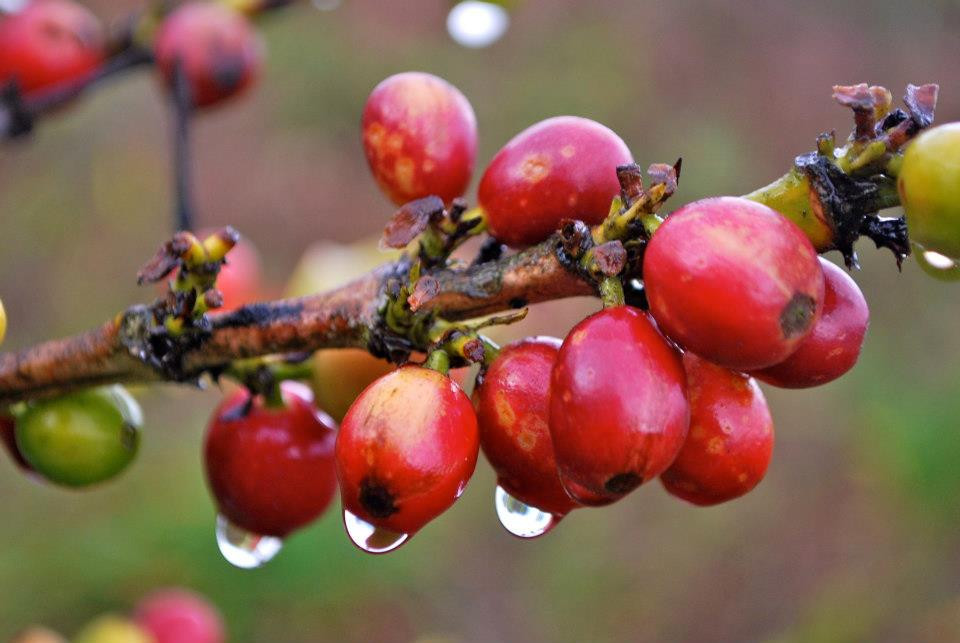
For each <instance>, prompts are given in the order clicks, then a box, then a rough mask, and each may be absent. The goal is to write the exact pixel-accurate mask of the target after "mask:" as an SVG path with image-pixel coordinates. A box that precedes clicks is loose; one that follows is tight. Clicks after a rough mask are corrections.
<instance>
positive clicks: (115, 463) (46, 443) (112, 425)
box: [16, 385, 143, 487]
mask: <svg viewBox="0 0 960 643" xmlns="http://www.w3.org/2000/svg"><path fill="white" fill-rule="evenodd" d="M142 425H143V414H142V412H141V410H140V406H139V404H137V402H136V400H134V399H133V397H131V395H130V393H128V392H127V390H126V389H124V388H123V387H122V386H117V385H115V386H109V387H104V388H97V389H90V390H87V391H81V392H79V393H72V394H70V395H67V396H64V397H61V398H59V399H55V400H45V401H41V402H34V403H32V404H30V405H29V406H28V407H27V409H26V410H25V411H24V412H23V413H22V414H21V415H20V416H19V417H18V418H17V429H16V437H17V446H18V448H19V449H20V451H21V453H23V456H24V458H26V460H27V462H29V463H30V466H32V467H33V468H34V469H36V471H37V472H38V473H39V474H40V475H42V476H43V477H44V478H46V479H48V480H50V481H51V482H55V483H57V484H61V485H64V486H68V487H84V486H87V485H91V484H95V483H97V482H103V481H104V480H109V479H110V478H112V477H114V476H115V475H117V474H118V473H120V472H121V471H123V470H124V469H125V468H126V467H127V465H129V464H130V462H131V461H132V460H133V458H134V456H135V455H136V453H137V447H138V446H139V443H140V428H141V427H142Z"/></svg>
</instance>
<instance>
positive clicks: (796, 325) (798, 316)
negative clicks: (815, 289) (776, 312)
mask: <svg viewBox="0 0 960 643" xmlns="http://www.w3.org/2000/svg"><path fill="white" fill-rule="evenodd" d="M816 311H817V300H816V299H814V298H813V297H811V296H810V295H808V294H806V293H802V292H798V293H796V294H795V295H794V296H793V297H792V298H791V299H790V301H789V302H787V305H786V306H784V307H783V312H781V313H780V330H782V331H783V336H784V337H786V338H788V339H789V338H790V337H793V336H795V335H802V334H803V333H805V332H807V329H808V328H810V324H811V323H813V315H814V313H816Z"/></svg>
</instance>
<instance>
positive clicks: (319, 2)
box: [313, 0, 343, 11]
mask: <svg viewBox="0 0 960 643" xmlns="http://www.w3.org/2000/svg"><path fill="white" fill-rule="evenodd" d="M341 4H343V0H313V6H314V8H316V9H319V10H320V11H333V10H334V9H337V8H338V7H340V5H341Z"/></svg>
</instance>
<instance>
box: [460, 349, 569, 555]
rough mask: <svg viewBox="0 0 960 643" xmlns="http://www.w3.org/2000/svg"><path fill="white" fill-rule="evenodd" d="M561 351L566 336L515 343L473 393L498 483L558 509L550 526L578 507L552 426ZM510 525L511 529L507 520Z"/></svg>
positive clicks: (524, 498)
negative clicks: (554, 376)
mask: <svg viewBox="0 0 960 643" xmlns="http://www.w3.org/2000/svg"><path fill="white" fill-rule="evenodd" d="M559 350H560V340H559V339H556V338H554V337H529V338H527V339H523V340H521V341H519V342H515V343H513V344H510V345H509V346H506V347H504V348H503V350H502V351H501V352H500V355H499V356H498V357H497V358H496V359H495V360H494V361H493V363H492V364H490V367H489V368H488V369H487V372H486V373H485V374H484V376H483V378H482V381H480V382H479V384H478V385H477V388H476V390H475V391H474V393H473V397H474V402H475V404H476V407H477V421H478V423H479V425H480V446H481V448H482V449H483V453H484V455H486V456H487V460H488V461H489V462H490V465H491V466H492V467H493V470H494V471H495V472H496V473H497V484H498V485H500V487H501V488H502V489H503V490H504V491H506V492H507V493H508V494H510V496H513V497H514V498H516V499H517V500H519V501H520V502H522V503H524V504H526V505H529V506H531V507H534V508H536V509H539V510H540V511H541V512H548V513H551V514H553V515H554V517H555V519H554V520H550V521H548V522H546V523H544V524H543V525H542V526H541V527H542V528H543V529H544V531H545V530H546V529H549V528H550V527H551V526H552V523H555V522H556V519H559V518H560V517H563V516H564V515H566V514H567V513H568V512H569V511H570V510H571V509H574V508H576V507H577V503H576V502H574V501H573V500H572V499H571V498H570V496H568V495H567V492H566V491H565V490H564V488H563V485H562V484H561V483H560V475H559V474H558V473H557V462H556V458H554V455H553V443H552V442H551V438H550V428H549V426H548V422H549V419H550V373H551V371H552V369H553V365H554V362H555V361H556V359H557V354H558V353H559ZM498 509H499V507H498ZM504 526H505V527H507V528H508V529H510V525H508V524H507V523H506V522H505V523H504ZM536 530H537V529H536V528H535V529H534V531H536ZM511 532H512V533H514V530H511ZM540 533H544V532H540ZM518 535H521V534H518ZM529 535H531V536H532V535H540V534H539V533H531V534H529Z"/></svg>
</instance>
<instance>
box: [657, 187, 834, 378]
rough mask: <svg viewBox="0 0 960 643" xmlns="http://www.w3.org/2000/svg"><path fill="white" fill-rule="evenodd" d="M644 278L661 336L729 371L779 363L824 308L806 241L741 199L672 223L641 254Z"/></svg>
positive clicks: (707, 205)
mask: <svg viewBox="0 0 960 643" xmlns="http://www.w3.org/2000/svg"><path fill="white" fill-rule="evenodd" d="M643 278H644V285H645V288H646V292H647V298H648V300H649V301H650V312H651V313H652V314H653V317H654V318H655V319H656V320H657V323H658V324H659V325H660V329H661V330H662V331H663V332H664V333H666V334H667V335H668V336H669V337H671V338H672V339H674V340H676V341H677V342H679V343H680V344H681V345H682V346H683V347H684V348H687V349H689V350H691V351H693V352H694V353H696V354H698V355H700V356H702V357H703V358H705V359H708V360H710V361H711V362H714V363H715V364H719V365H721V366H725V367H727V368H731V369H733V370H740V371H744V370H753V369H758V368H765V367H767V366H772V365H773V364H776V363H778V362H782V361H783V360H785V359H786V358H787V357H788V356H789V355H790V354H791V353H792V352H793V351H795V350H796V349H797V347H798V346H799V345H800V342H801V341H803V338H804V337H806V336H807V335H808V334H809V333H810V330H811V329H812V328H813V325H814V323H815V322H816V320H817V318H818V317H819V316H820V311H821V310H822V308H823V271H822V270H821V269H820V263H819V262H818V261H817V253H816V251H815V250H814V249H813V246H812V245H810V241H809V240H808V239H807V237H806V236H805V235H804V234H803V232H801V231H800V229H799V228H798V227H797V226H796V225H794V224H793V223H792V222H790V221H788V220H787V219H785V218H784V217H782V216H780V215H779V214H778V213H777V212H776V211H774V210H771V209H770V208H768V207H767V206H765V205H761V204H760V203H755V202H753V201H748V200H747V199H742V198H738V197H720V198H714V199H704V200H702V201H697V202H695V203H691V204H689V205H686V206H684V207H682V208H680V209H679V210H677V211H676V212H674V213H673V214H672V215H670V216H669V217H668V218H667V220H666V221H665V222H664V223H663V225H662V226H660V229H659V230H657V231H656V233H655V234H654V235H653V238H652V239H651V240H650V243H649V244H648V246H647V249H646V253H645V256H644V261H643Z"/></svg>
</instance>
